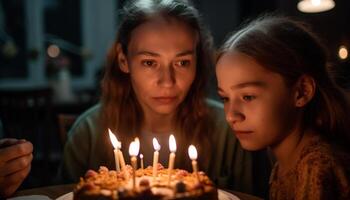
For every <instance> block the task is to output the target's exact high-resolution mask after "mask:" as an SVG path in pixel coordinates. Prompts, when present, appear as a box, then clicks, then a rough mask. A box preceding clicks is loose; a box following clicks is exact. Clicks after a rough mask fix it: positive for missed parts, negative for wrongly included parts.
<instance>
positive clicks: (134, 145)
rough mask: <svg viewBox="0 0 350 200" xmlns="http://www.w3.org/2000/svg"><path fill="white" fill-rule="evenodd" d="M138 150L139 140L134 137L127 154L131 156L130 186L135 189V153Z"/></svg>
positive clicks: (136, 153)
mask: <svg viewBox="0 0 350 200" xmlns="http://www.w3.org/2000/svg"><path fill="white" fill-rule="evenodd" d="M139 150H140V141H139V140H138V139H137V138H136V139H135V140H134V141H133V142H131V143H130V146H129V155H130V156H131V165H132V169H133V170H132V186H133V189H134V190H135V189H136V175H135V174H136V168H137V155H138V154H139Z"/></svg>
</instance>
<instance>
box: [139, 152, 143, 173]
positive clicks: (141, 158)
mask: <svg viewBox="0 0 350 200" xmlns="http://www.w3.org/2000/svg"><path fill="white" fill-rule="evenodd" d="M140 160H141V170H142V171H143V154H142V153H141V154H140Z"/></svg>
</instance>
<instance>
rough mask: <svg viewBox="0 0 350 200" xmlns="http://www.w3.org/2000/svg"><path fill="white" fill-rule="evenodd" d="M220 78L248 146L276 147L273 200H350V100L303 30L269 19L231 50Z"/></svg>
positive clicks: (244, 33) (237, 37) (224, 52)
mask: <svg viewBox="0 0 350 200" xmlns="http://www.w3.org/2000/svg"><path fill="white" fill-rule="evenodd" d="M216 75H217V78H218V92H219V95H220V96H221V97H222V99H223V101H224V110H225V113H226V120H227V121H228V123H229V125H230V126H231V128H232V129H233V130H234V132H235V135H236V136H237V138H238V139H239V141H240V143H241V145H242V147H243V148H244V149H247V150H258V149H262V148H266V147H270V148H271V150H272V152H273V154H274V156H275V157H276V159H277V163H276V164H275V167H274V169H273V171H272V174H271V177H270V199H272V200H274V199H284V200H289V199H290V200H292V199H294V200H298V199H350V182H349V181H350V156H349V148H348V147H349V144H350V143H349V141H350V140H349V130H350V129H349V125H350V121H349V119H350V118H349V117H348V114H349V111H350V110H349V101H348V100H347V99H346V96H345V94H344V93H343V92H342V91H341V89H340V88H339V87H338V86H337V85H336V84H335V83H334V82H333V80H332V79H331V77H330V75H329V73H328V71H327V68H326V54H325V51H324V49H323V48H322V46H321V45H320V43H319V42H318V39H317V38H316V37H315V36H314V34H312V33H311V32H310V30H309V29H308V28H307V27H306V26H305V25H304V24H302V23H300V22H296V21H293V20H291V19H288V18H284V17H262V18H260V19H258V20H255V21H253V22H251V23H249V24H248V25H247V26H245V27H244V28H243V29H241V30H240V31H238V32H237V33H235V34H234V35H232V36H231V37H229V38H228V40H227V41H226V42H225V43H224V45H223V46H222V48H221V51H220V53H219V57H218V61H217V66H216Z"/></svg>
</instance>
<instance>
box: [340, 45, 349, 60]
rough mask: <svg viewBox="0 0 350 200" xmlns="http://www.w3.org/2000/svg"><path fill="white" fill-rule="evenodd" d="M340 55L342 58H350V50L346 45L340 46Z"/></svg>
mask: <svg viewBox="0 0 350 200" xmlns="http://www.w3.org/2000/svg"><path fill="white" fill-rule="evenodd" d="M338 56H339V58H340V59H342V60H345V59H347V58H348V56H349V52H348V49H347V48H346V46H340V47H339V51H338Z"/></svg>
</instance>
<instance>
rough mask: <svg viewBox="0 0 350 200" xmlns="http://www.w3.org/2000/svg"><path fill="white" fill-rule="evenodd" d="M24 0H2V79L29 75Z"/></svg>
mask: <svg viewBox="0 0 350 200" xmlns="http://www.w3.org/2000/svg"><path fill="white" fill-rule="evenodd" d="M24 21H25V18H24V1H23V0H12V1H8V0H0V79H3V78H25V77H27V76H28V68H27V55H28V54H27V50H26V49H27V47H26V35H25V34H26V27H25V22H24Z"/></svg>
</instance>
